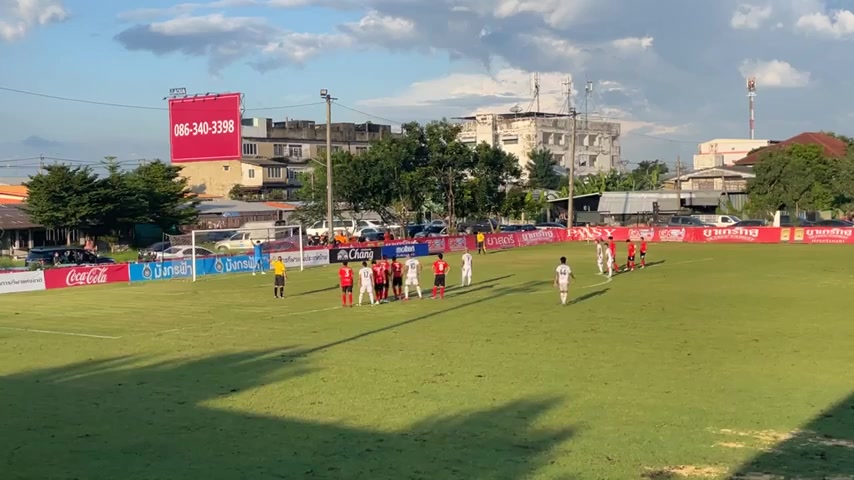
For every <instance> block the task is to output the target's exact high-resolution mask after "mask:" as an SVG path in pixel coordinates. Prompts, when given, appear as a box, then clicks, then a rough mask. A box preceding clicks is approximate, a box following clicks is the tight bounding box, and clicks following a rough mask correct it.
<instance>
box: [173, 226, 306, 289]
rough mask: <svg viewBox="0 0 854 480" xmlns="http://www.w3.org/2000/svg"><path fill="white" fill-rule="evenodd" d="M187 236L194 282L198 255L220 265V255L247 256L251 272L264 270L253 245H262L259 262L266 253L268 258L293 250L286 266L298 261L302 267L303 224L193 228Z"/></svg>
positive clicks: (303, 254)
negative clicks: (213, 259) (250, 264)
mask: <svg viewBox="0 0 854 480" xmlns="http://www.w3.org/2000/svg"><path fill="white" fill-rule="evenodd" d="M190 237H191V238H190V245H189V246H190V247H191V248H190V251H191V262H190V268H191V270H192V281H193V282H195V281H196V280H197V278H198V276H199V272H198V267H197V265H198V260H199V259H200V258H202V259H203V258H210V257H213V258H215V259H216V260H215V262H216V265H217V267H219V266H220V265H222V260H221V259H222V258H227V257H235V256H246V257H249V259H250V262H251V263H252V272H255V271H258V270H260V271H262V272H263V271H264V265H263V264H261V265H258V264H256V263H255V260H256V258H255V253H254V250H255V247H256V245H260V246H261V249H262V255H261V259H260V260H261V261H262V262H263V261H264V259H265V257H267V261H268V262H269V261H272V258H273V256H274V255H275V254H281V253H295V254H298V259H297V261H296V262H295V263H296V264H294V263H291V264H290V265H287V266H291V267H295V266H297V265H298V266H299V269H300V271H303V270H305V232H304V231H303V227H302V225H280V226H270V227H248V228H244V227H238V228H212V229H203V230H193V231H192V232H190ZM217 270H219V269H217ZM244 271H245V270H244Z"/></svg>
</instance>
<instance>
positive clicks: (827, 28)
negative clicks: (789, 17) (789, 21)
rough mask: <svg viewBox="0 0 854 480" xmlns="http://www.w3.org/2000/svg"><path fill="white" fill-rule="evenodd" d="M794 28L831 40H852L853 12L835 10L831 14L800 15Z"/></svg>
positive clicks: (853, 28)
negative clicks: (847, 38)
mask: <svg viewBox="0 0 854 480" xmlns="http://www.w3.org/2000/svg"><path fill="white" fill-rule="evenodd" d="M795 28H796V29H798V30H800V31H801V32H805V33H814V34H818V35H822V36H827V37H833V38H845V37H852V38H854V12H852V11H851V10H836V11H834V12H831V13H829V14H828V13H824V12H814V13H809V14H806V15H802V16H801V17H800V18H798V21H797V22H796V23H795Z"/></svg>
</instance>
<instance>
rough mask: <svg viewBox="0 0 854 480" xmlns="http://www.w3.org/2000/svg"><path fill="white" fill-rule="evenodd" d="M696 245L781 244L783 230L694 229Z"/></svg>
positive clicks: (770, 228) (765, 228) (693, 239)
mask: <svg viewBox="0 0 854 480" xmlns="http://www.w3.org/2000/svg"><path fill="white" fill-rule="evenodd" d="M690 231H691V232H692V233H693V234H694V238H692V239H691V241H693V242H696V243H780V238H781V233H782V229H781V228H774V227H764V228H763V227H759V228H693V229H690Z"/></svg>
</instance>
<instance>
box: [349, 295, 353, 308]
mask: <svg viewBox="0 0 854 480" xmlns="http://www.w3.org/2000/svg"><path fill="white" fill-rule="evenodd" d="M350 305H351V306H352V305H353V293H350Z"/></svg>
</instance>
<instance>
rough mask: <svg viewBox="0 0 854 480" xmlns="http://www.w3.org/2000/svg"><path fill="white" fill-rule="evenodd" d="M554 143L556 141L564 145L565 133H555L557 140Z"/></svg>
mask: <svg viewBox="0 0 854 480" xmlns="http://www.w3.org/2000/svg"><path fill="white" fill-rule="evenodd" d="M556 143H557V144H558V145H564V144H565V143H566V135H564V134H562V133H561V134H557V142H556Z"/></svg>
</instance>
